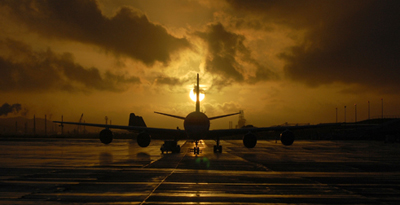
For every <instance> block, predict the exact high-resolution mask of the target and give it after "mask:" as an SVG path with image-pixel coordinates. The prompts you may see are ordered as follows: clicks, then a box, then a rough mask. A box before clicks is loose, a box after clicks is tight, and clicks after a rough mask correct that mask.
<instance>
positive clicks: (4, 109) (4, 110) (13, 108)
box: [0, 103, 22, 116]
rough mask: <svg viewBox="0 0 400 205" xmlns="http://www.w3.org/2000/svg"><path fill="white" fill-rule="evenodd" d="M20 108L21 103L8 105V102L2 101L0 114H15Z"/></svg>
mask: <svg viewBox="0 0 400 205" xmlns="http://www.w3.org/2000/svg"><path fill="white" fill-rule="evenodd" d="M21 109H22V107H21V104H18V103H16V104H13V105H9V104H8V103H4V104H3V105H2V106H1V107H0V116H3V115H4V116H7V115H8V114H9V113H14V114H17V113H18V112H19V111H20V110H21Z"/></svg>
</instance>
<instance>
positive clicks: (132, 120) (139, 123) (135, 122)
mask: <svg viewBox="0 0 400 205" xmlns="http://www.w3.org/2000/svg"><path fill="white" fill-rule="evenodd" d="M129 126H136V127H146V123H144V120H143V118H142V117H140V116H136V115H135V113H131V114H130V115H129Z"/></svg>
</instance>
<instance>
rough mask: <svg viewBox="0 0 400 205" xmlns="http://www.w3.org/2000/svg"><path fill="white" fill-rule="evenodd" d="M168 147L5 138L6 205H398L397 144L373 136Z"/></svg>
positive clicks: (1, 194) (1, 192)
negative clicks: (197, 149) (174, 150)
mask: <svg viewBox="0 0 400 205" xmlns="http://www.w3.org/2000/svg"><path fill="white" fill-rule="evenodd" d="M179 143H180V145H181V146H182V151H181V153H179V154H161V152H160V146H161V145H162V144H163V141H157V140H154V141H152V143H151V144H150V146H149V147H147V148H142V147H139V146H138V145H137V144H136V143H135V142H134V141H132V140H119V139H118V140H114V141H113V142H112V143H111V144H109V145H107V146H105V145H102V144H101V143H99V142H98V140H96V139H93V140H92V139H28V140H22V139H21V140H6V139H2V140H1V144H0V184H1V186H0V203H1V204H38V203H39V204H65V203H78V204H80V203H90V204H180V203H203V204H216V203H217V204H229V203H233V202H237V203H244V204H248V203H251V204H257V203H319V204H320V203H322V204H326V203H330V204H332V203H333V204H343V203H347V204H349V203H358V204H359V203H363V204H376V203H398V202H400V197H399V196H400V171H399V170H400V160H399V158H398V157H397V156H398V154H399V152H400V149H399V148H400V145H399V144H383V143H381V142H372V141H371V142H368V141H297V142H295V144H293V146H289V147H286V146H282V145H280V144H275V141H273V140H272V141H260V142H259V143H258V144H257V147H255V148H253V149H247V148H245V147H244V146H243V144H242V142H241V141H240V140H225V141H221V144H222V145H223V146H224V149H223V153H222V154H214V153H213V145H214V144H215V142H214V141H207V140H206V141H205V143H204V144H201V149H202V152H201V153H200V154H199V155H194V154H193V153H191V152H188V150H189V149H190V148H193V145H192V144H191V142H187V143H185V142H179Z"/></svg>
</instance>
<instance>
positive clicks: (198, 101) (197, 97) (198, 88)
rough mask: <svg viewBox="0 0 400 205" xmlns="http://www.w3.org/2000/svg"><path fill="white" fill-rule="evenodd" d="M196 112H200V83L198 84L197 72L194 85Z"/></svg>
mask: <svg viewBox="0 0 400 205" xmlns="http://www.w3.org/2000/svg"><path fill="white" fill-rule="evenodd" d="M196 112H200V85H199V74H198V73H197V85H196Z"/></svg>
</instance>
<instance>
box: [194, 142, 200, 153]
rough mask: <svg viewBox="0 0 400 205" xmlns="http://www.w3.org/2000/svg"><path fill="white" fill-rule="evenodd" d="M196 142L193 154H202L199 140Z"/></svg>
mask: <svg viewBox="0 0 400 205" xmlns="http://www.w3.org/2000/svg"><path fill="white" fill-rule="evenodd" d="M195 143H196V146H195V147H194V148H193V154H195V155H196V154H200V147H198V144H199V141H198V140H196V141H195Z"/></svg>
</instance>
